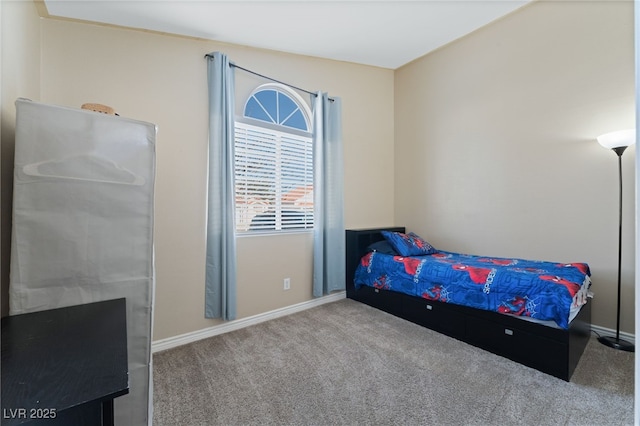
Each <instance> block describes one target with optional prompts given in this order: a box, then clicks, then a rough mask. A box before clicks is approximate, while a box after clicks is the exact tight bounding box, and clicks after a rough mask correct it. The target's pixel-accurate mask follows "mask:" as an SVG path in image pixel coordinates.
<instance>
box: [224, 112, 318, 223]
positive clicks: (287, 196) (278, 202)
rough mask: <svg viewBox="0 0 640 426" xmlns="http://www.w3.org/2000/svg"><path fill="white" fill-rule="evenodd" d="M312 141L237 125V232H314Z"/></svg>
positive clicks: (261, 128) (268, 130) (288, 134)
mask: <svg viewBox="0 0 640 426" xmlns="http://www.w3.org/2000/svg"><path fill="white" fill-rule="evenodd" d="M312 155H313V151H312V142H311V137H309V136H301V135H297V134H292V133H289V132H282V131H278V130H274V129H271V128H270V127H263V126H256V125H252V124H248V123H244V122H238V121H236V124H235V192H236V228H237V231H238V232H253V231H287V230H294V229H297V230H300V229H310V228H313V157H312Z"/></svg>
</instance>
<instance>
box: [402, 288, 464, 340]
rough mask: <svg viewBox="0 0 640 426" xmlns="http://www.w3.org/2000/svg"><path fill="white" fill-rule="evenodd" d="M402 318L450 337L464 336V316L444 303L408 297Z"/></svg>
mask: <svg viewBox="0 0 640 426" xmlns="http://www.w3.org/2000/svg"><path fill="white" fill-rule="evenodd" d="M400 316H402V317H403V318H404V319H406V320H409V321H411V322H414V323H416V324H420V325H422V326H424V327H427V328H430V329H432V330H435V331H438V332H440V333H442V334H446V335H448V336H452V337H462V336H464V325H465V320H464V315H463V314H462V313H459V312H457V311H456V310H455V309H454V308H453V307H449V306H447V305H445V304H444V303H440V302H433V301H431V300H427V299H421V298H418V297H411V296H407V297H406V298H405V299H404V300H403V306H402V314H401V315H400Z"/></svg>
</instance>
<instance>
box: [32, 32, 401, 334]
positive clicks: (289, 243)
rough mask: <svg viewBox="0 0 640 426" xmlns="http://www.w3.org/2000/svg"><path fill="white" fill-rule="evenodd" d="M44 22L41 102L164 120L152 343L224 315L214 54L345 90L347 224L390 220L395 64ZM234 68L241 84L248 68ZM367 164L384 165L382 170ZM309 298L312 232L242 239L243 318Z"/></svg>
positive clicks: (314, 85)
mask: <svg viewBox="0 0 640 426" xmlns="http://www.w3.org/2000/svg"><path fill="white" fill-rule="evenodd" d="M41 31H42V78H41V84H42V92H41V99H40V100H41V101H42V102H47V103H52V104H59V105H66V106H77V107H79V106H80V105H81V104H83V103H85V102H99V103H104V104H107V105H111V106H113V107H115V108H116V110H117V111H118V113H119V114H120V115H122V116H126V117H131V118H135V119H139V120H144V121H149V122H152V123H155V124H156V125H157V126H158V139H157V181H156V205H155V207H156V216H155V248H156V277H157V281H156V304H155V316H154V318H155V324H154V327H155V332H154V340H158V339H163V338H167V337H171V336H175V335H180V334H183V333H187V332H192V331H197V330H200V329H203V328H206V327H209V326H212V325H215V324H217V323H218V321H213V320H207V319H205V318H204V315H203V312H204V302H203V295H204V271H205V266H204V257H205V240H204V233H205V184H206V158H207V130H208V121H207V81H206V60H205V59H204V55H205V54H206V53H208V52H211V51H215V50H220V51H223V52H225V53H227V54H228V55H229V57H230V59H231V60H232V61H234V62H236V63H237V64H238V65H241V66H243V67H246V68H249V69H252V70H255V71H258V72H260V73H262V74H266V75H269V76H272V77H274V78H277V79H279V80H283V81H286V82H289V83H291V84H294V85H296V86H299V87H302V88H307V89H309V90H323V91H327V92H329V93H330V94H331V95H333V96H340V97H341V98H342V100H343V117H344V129H343V136H344V145H345V149H344V153H345V169H346V175H347V177H346V182H345V186H346V188H345V192H346V202H345V214H346V224H347V226H356V227H361V226H374V225H388V224H390V223H392V222H393V171H392V168H391V167H389V165H390V164H391V163H390V161H392V158H393V71H391V70H386V69H381V68H374V67H367V66H360V65H354V64H349V63H343V62H336V61H328V60H320V59H314V58H311V57H304V56H296V55H288V54H283V53H276V52H270V51H264V50H258V49H252V48H245V47H239V46H232V45H221V44H217V43H214V42H209V41H202V40H195V39H189V38H180V37H172V36H167V35H160V34H154V33H148V32H141V31H132V30H126V29H118V28H112V27H105V26H97V25H88V24H84V23H76V22H68V21H59V20H53V19H43V21H42V26H41ZM236 75H237V80H238V82H239V86H242V87H244V85H246V84H247V79H248V78H249V77H248V76H247V75H246V74H243V73H242V72H240V71H237V73H236ZM259 83H260V82H258V81H256V82H255V84H259ZM370 164H373V165H374V166H378V172H377V173H376V174H375V175H371V174H370V173H369V165H370ZM372 181H373V182H374V183H375V185H371V184H370V182H372ZM376 186H378V188H377V189H374V188H375V187H376ZM380 199H385V200H387V203H385V204H383V205H380V204H379V200H380ZM286 277H289V278H291V287H292V288H291V290H289V291H284V290H283V285H282V282H283V279H284V278H286ZM310 299H312V295H311V234H309V233H302V234H296V235H281V236H271V237H242V238H239V240H238V317H239V318H242V317H246V316H251V315H255V314H259V313H263V312H268V311H271V310H274V309H277V308H282V307H286V306H290V305H292V304H295V303H299V302H303V301H307V300H310Z"/></svg>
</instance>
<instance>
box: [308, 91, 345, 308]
mask: <svg viewBox="0 0 640 426" xmlns="http://www.w3.org/2000/svg"><path fill="white" fill-rule="evenodd" d="M313 121H314V125H313V146H314V148H313V149H314V151H313V156H314V183H313V192H314V238H313V296H314V297H320V296H323V295H326V294H329V293H331V292H332V291H336V290H344V288H345V274H346V266H345V234H344V167H343V160H342V104H341V100H340V98H332V99H329V97H328V95H327V94H326V93H322V92H318V93H317V95H316V97H315V100H314V105H313Z"/></svg>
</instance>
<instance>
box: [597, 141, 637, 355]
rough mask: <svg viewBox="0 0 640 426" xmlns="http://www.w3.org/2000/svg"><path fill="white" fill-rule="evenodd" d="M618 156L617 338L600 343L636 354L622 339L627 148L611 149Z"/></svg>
mask: <svg viewBox="0 0 640 426" xmlns="http://www.w3.org/2000/svg"><path fill="white" fill-rule="evenodd" d="M611 149H612V150H613V151H614V152H615V153H616V154H617V155H618V176H619V181H620V185H619V187H620V195H619V201H618V205H619V209H618V309H617V318H616V337H615V338H613V337H611V336H601V337H599V338H598V341H599V342H600V343H602V344H604V345H607V346H609V347H612V348H614V349H619V350H622V351H627V352H635V346H634V345H633V343H630V342H627V341H626V340H621V339H620V293H621V289H622V275H621V273H622V153H623V152H624V150H625V149H627V147H626V146H618V147H615V148H611Z"/></svg>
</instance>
